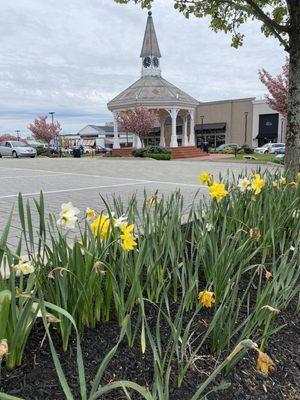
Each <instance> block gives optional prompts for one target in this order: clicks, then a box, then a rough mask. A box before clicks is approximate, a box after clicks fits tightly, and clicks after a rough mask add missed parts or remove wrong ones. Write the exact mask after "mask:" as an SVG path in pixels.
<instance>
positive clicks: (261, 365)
mask: <svg viewBox="0 0 300 400" xmlns="http://www.w3.org/2000/svg"><path fill="white" fill-rule="evenodd" d="M274 367H275V364H274V362H273V360H272V358H271V357H269V356H268V354H266V353H264V352H262V351H260V350H258V358H257V370H258V371H259V372H261V373H262V374H264V375H266V376H267V375H268V374H269V369H270V370H271V371H272V369H274Z"/></svg>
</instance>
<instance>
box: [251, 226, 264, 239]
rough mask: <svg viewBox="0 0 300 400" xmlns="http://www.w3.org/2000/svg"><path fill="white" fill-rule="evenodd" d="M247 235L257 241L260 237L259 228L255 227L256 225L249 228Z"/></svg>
mask: <svg viewBox="0 0 300 400" xmlns="http://www.w3.org/2000/svg"><path fill="white" fill-rule="evenodd" d="M249 236H250V238H251V239H254V240H256V241H257V242H258V241H259V239H260V236H261V235H260V229H259V228H257V227H255V228H251V229H250V230H249Z"/></svg>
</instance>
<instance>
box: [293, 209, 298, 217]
mask: <svg viewBox="0 0 300 400" xmlns="http://www.w3.org/2000/svg"><path fill="white" fill-rule="evenodd" d="M292 217H293V218H299V217H300V210H295V211H293V214H292Z"/></svg>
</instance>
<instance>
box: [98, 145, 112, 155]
mask: <svg viewBox="0 0 300 400" xmlns="http://www.w3.org/2000/svg"><path fill="white" fill-rule="evenodd" d="M95 150H96V153H98V154H99V153H103V154H106V153H110V152H111V149H109V148H108V147H104V146H96V149H95Z"/></svg>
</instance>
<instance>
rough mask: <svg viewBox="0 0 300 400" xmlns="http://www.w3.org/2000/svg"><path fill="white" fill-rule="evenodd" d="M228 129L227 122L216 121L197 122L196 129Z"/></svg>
mask: <svg viewBox="0 0 300 400" xmlns="http://www.w3.org/2000/svg"><path fill="white" fill-rule="evenodd" d="M225 129H226V122H216V123H212V124H196V125H195V130H197V131H202V130H204V131H224V130H225Z"/></svg>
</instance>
